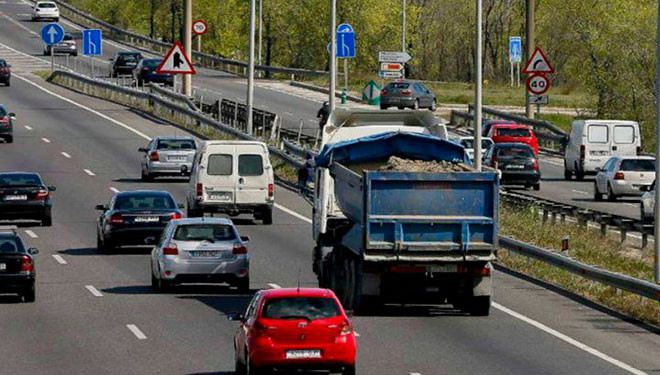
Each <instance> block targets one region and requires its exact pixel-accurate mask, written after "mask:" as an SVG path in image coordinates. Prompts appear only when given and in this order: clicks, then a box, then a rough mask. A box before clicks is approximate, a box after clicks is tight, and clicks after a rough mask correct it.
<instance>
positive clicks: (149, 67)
mask: <svg viewBox="0 0 660 375" xmlns="http://www.w3.org/2000/svg"><path fill="white" fill-rule="evenodd" d="M161 61H162V60H161V59H142V60H140V62H139V63H138V64H137V66H136V67H135V69H133V81H134V82H135V85H137V86H138V87H141V86H144V85H146V84H147V83H149V82H153V83H161V84H163V85H165V86H170V87H172V86H174V74H163V73H156V69H157V68H158V65H160V63H161Z"/></svg>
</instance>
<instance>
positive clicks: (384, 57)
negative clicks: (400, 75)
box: [378, 51, 412, 63]
mask: <svg viewBox="0 0 660 375" xmlns="http://www.w3.org/2000/svg"><path fill="white" fill-rule="evenodd" d="M410 59H412V56H410V55H409V54H408V53H407V52H387V51H381V52H378V61H380V62H398V63H405V62H408V61H409V60H410Z"/></svg>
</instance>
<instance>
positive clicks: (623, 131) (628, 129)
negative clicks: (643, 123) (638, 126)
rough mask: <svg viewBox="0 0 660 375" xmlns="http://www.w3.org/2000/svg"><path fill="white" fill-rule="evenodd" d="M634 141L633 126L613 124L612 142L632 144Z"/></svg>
mask: <svg viewBox="0 0 660 375" xmlns="http://www.w3.org/2000/svg"><path fill="white" fill-rule="evenodd" d="M633 142H635V128H634V127H632V126H630V125H615V126H614V143H622V144H632V143H633Z"/></svg>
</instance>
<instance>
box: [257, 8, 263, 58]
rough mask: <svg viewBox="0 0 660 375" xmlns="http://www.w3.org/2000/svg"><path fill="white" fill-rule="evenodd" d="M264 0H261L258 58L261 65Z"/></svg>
mask: <svg viewBox="0 0 660 375" xmlns="http://www.w3.org/2000/svg"><path fill="white" fill-rule="evenodd" d="M263 6H264V3H263V0H259V50H258V51H259V52H258V56H259V57H258V58H257V61H258V62H259V65H261V45H262V42H263V31H262V30H263V28H264V14H263Z"/></svg>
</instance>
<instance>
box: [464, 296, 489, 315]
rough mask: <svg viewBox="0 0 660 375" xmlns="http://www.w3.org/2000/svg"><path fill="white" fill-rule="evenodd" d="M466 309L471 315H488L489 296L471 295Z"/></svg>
mask: <svg viewBox="0 0 660 375" xmlns="http://www.w3.org/2000/svg"><path fill="white" fill-rule="evenodd" d="M468 310H469V311H468V312H469V313H470V315H473V316H488V315H489V314H490V296H476V297H472V298H471V299H470V302H469V306H468Z"/></svg>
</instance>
